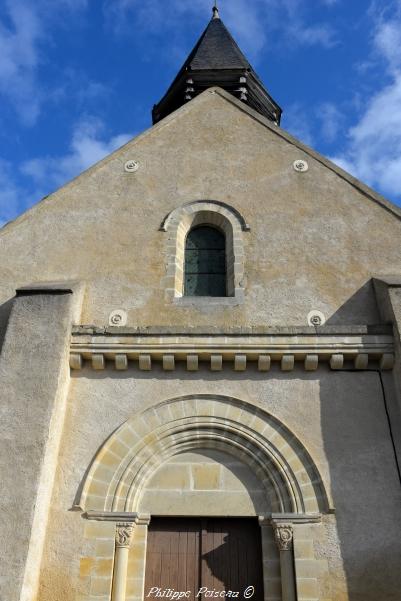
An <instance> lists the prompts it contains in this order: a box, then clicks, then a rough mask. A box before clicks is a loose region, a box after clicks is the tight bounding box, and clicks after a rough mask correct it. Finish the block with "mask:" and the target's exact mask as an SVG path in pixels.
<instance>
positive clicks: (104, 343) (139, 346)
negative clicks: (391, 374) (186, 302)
mask: <svg viewBox="0 0 401 601" xmlns="http://www.w3.org/2000/svg"><path fill="white" fill-rule="evenodd" d="M321 363H324V364H326V365H329V366H330V368H331V369H332V370H339V369H355V370H366V369H381V370H391V369H393V366H394V341H393V335H392V331H391V329H389V328H388V327H386V326H356V327H349V328H344V327H342V328H333V327H330V326H328V327H320V328H314V327H310V328H306V327H305V328H295V327H294V328H259V329H256V328H231V329H230V330H228V331H226V332H221V331H220V332H219V331H216V330H213V329H210V330H205V329H203V330H201V331H199V329H196V328H193V329H188V330H187V331H183V330H180V331H177V332H174V330H173V331H171V330H169V328H159V329H156V328H142V329H141V328H115V327H110V328H94V327H91V326H77V327H74V329H73V331H72V338H71V347H70V367H71V369H72V370H80V369H82V368H83V367H84V366H86V367H91V368H92V369H94V370H98V371H101V370H104V369H106V368H108V367H111V368H114V369H116V370H117V371H124V370H127V369H128V368H130V367H136V368H138V369H139V370H141V371H151V370H152V368H153V367H154V366H155V365H160V366H162V368H163V370H164V371H174V370H175V369H176V368H177V367H178V365H182V366H184V367H185V368H186V369H187V371H198V370H199V369H200V368H201V366H202V365H203V366H205V367H208V368H209V369H210V370H211V371H221V370H222V369H223V366H228V367H230V366H231V368H232V369H233V370H234V371H238V372H243V371H245V370H246V369H247V368H248V367H249V366H250V365H253V366H255V367H257V369H258V370H259V371H260V372H268V371H269V370H270V369H271V367H272V366H273V365H277V366H279V368H280V369H281V370H282V371H292V370H293V369H295V367H298V366H300V367H301V368H303V369H304V370H305V371H316V370H317V369H318V367H319V365H320V364H321Z"/></svg>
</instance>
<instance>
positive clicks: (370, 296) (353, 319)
mask: <svg viewBox="0 0 401 601" xmlns="http://www.w3.org/2000/svg"><path fill="white" fill-rule="evenodd" d="M380 322H381V319H380V315H379V310H378V307H377V302H376V295H375V292H374V289H373V281H372V279H370V280H368V281H367V282H366V283H365V284H364V285H363V286H362V287H361V288H359V290H357V291H356V292H355V293H354V294H353V295H352V296H351V297H350V298H349V299H348V300H347V301H346V302H345V303H344V304H343V305H342V306H341V307H340V308H339V309H338V310H337V311H336V312H335V313H334V314H333V315H332V316H331V317H330V318H329V319H328V320H327V322H326V324H327V325H329V326H331V325H348V324H358V325H362V324H378V323H380Z"/></svg>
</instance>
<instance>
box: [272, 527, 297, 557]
mask: <svg viewBox="0 0 401 601" xmlns="http://www.w3.org/2000/svg"><path fill="white" fill-rule="evenodd" d="M273 528H274V537H275V539H276V543H277V546H278V549H279V551H290V550H291V549H292V541H293V536H294V530H293V527H292V524H273Z"/></svg>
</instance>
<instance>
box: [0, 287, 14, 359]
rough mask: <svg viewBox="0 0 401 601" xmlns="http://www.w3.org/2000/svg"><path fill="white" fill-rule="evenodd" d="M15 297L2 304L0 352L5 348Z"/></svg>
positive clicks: (0, 313)
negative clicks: (4, 343)
mask: <svg viewBox="0 0 401 601" xmlns="http://www.w3.org/2000/svg"><path fill="white" fill-rule="evenodd" d="M13 301H14V299H12V298H10V300H8V301H7V302H5V303H4V304H3V305H0V354H1V351H2V348H3V342H4V338H5V335H6V331H7V326H8V320H9V319H10V313H11V309H12V306H13Z"/></svg>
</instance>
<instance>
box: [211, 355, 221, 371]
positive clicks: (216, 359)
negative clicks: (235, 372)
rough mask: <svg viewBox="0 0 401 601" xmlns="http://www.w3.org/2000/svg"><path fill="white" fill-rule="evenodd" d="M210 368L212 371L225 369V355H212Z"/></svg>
mask: <svg viewBox="0 0 401 601" xmlns="http://www.w3.org/2000/svg"><path fill="white" fill-rule="evenodd" d="M210 369H211V370H212V371H221V370H222V369H223V357H222V356H221V355H212V356H211V357H210Z"/></svg>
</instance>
